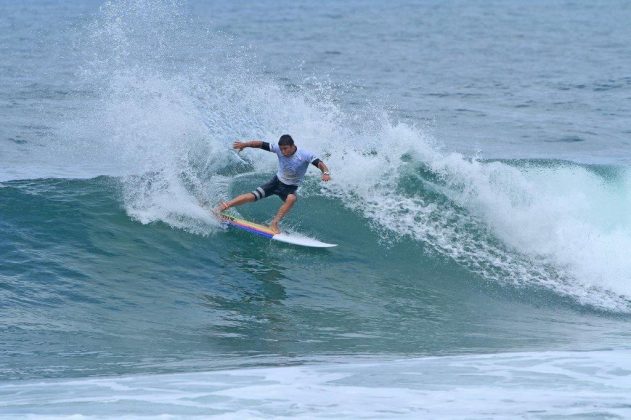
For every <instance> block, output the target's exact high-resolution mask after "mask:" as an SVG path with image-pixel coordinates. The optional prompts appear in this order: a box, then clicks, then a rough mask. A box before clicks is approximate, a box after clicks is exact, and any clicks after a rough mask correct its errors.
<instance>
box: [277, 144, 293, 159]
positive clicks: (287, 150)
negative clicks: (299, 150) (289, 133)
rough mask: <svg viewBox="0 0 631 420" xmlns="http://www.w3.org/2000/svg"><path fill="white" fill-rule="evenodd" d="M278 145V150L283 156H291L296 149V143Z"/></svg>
mask: <svg viewBox="0 0 631 420" xmlns="http://www.w3.org/2000/svg"><path fill="white" fill-rule="evenodd" d="M279 147H280V151H281V153H282V154H283V156H291V155H293V154H294V152H295V151H296V145H295V144H294V145H291V146H290V145H288V144H287V145H283V146H279Z"/></svg>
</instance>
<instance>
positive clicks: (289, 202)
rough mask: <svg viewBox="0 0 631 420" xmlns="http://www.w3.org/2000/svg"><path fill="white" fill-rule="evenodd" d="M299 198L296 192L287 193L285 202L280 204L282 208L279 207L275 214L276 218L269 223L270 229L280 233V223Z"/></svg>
mask: <svg viewBox="0 0 631 420" xmlns="http://www.w3.org/2000/svg"><path fill="white" fill-rule="evenodd" d="M297 199H298V197H297V196H296V194H289V195H287V198H286V199H285V202H284V203H283V205H282V206H280V208H279V209H278V212H277V213H276V216H274V218H273V219H272V223H270V225H269V227H270V229H272V230H273V231H274V233H280V228H279V227H278V224H279V223H280V221H281V220H282V219H283V217H285V215H286V214H287V213H288V212H289V210H291V208H292V207H293V205H294V203H295V202H296V200H297Z"/></svg>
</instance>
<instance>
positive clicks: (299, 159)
mask: <svg viewBox="0 0 631 420" xmlns="http://www.w3.org/2000/svg"><path fill="white" fill-rule="evenodd" d="M269 148H270V152H274V153H276V156H278V172H277V173H276V176H277V177H278V179H279V180H280V182H282V183H283V184H287V185H299V184H300V183H301V182H302V179H303V178H304V177H305V174H306V173H307V168H308V167H309V164H310V163H313V162H314V161H315V160H316V159H317V157H316V155H314V154H313V153H311V152H310V151H308V150H304V149H297V150H296V152H295V153H294V154H293V155H291V156H285V155H283V152H281V151H280V148H279V147H278V145H277V144H274V143H270V144H269Z"/></svg>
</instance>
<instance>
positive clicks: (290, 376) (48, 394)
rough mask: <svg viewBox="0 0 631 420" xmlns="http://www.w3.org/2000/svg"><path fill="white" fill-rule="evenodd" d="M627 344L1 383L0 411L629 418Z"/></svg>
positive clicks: (13, 414)
mask: <svg viewBox="0 0 631 420" xmlns="http://www.w3.org/2000/svg"><path fill="white" fill-rule="evenodd" d="M630 360H631V351H629V350H628V349H627V350H616V351H612V350H601V351H588V352H531V353H504V354H494V355H468V356H450V357H432V358H418V359H403V360H391V361H382V360H367V361H363V362H358V361H355V362H348V361H346V362H345V363H332V362H327V363H323V364H320V365H302V366H290V367H273V368H257V369H237V370H225V371H215V372H204V373H184V374H170V375H143V376H123V377H115V378H87V379H65V380H43V381H20V382H4V383H0V413H1V414H2V415H3V417H5V418H10V417H22V416H36V417H38V416H45V417H46V418H51V417H66V416H71V415H76V416H82V417H83V416H85V417H88V418H93V417H99V418H103V417H105V418H108V417H116V416H120V415H121V414H124V415H127V416H137V415H140V416H147V415H151V416H165V417H168V418H170V417H180V416H186V417H197V416H202V417H205V416H209V415H214V416H217V417H219V418H223V417H225V418H243V417H248V418H269V417H281V416H290V417H292V418H314V417H327V418H331V417H334V418H347V417H349V418H351V417H352V418H374V417H378V418H463V417H466V418H472V419H475V418H523V417H528V418H550V417H556V416H561V417H569V416H574V415H578V416H582V417H588V416H594V417H599V418H602V417H628V416H629V415H631V405H629V403H628V395H629V392H631V379H629V378H630V376H629V372H630V371H631V363H630V362H629V361H630Z"/></svg>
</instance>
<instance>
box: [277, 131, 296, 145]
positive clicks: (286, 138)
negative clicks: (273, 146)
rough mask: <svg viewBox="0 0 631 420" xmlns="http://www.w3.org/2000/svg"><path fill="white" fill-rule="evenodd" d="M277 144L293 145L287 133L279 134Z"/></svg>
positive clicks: (292, 140)
mask: <svg viewBox="0 0 631 420" xmlns="http://www.w3.org/2000/svg"><path fill="white" fill-rule="evenodd" d="M278 145H279V146H293V145H294V139H292V138H291V136H290V135H289V134H283V135H282V136H280V139H278Z"/></svg>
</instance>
